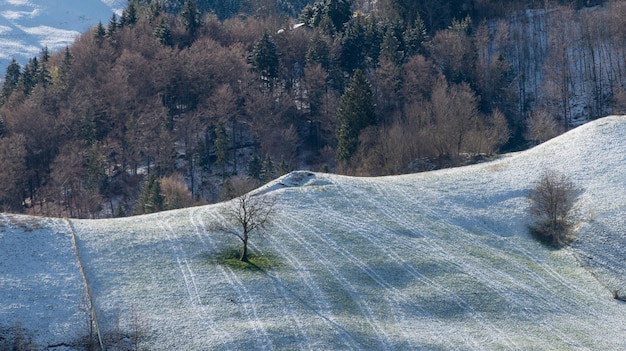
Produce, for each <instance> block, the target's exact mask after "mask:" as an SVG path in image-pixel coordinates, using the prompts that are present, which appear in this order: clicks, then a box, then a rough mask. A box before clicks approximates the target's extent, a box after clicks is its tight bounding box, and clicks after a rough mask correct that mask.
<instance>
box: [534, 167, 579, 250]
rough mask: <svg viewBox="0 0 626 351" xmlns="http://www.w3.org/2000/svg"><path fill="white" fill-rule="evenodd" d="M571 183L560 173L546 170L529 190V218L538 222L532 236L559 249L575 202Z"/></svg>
mask: <svg viewBox="0 0 626 351" xmlns="http://www.w3.org/2000/svg"><path fill="white" fill-rule="evenodd" d="M577 190H578V189H577V188H576V186H575V185H574V183H573V182H572V181H571V180H570V179H569V178H568V177H567V176H566V175H565V174H562V173H559V172H557V171H554V170H547V171H546V172H544V174H543V175H542V176H541V178H540V179H539V180H538V181H537V183H536V184H535V187H534V188H533V189H531V190H530V192H529V194H528V197H529V199H530V201H531V205H530V214H531V216H533V217H534V218H535V219H537V224H536V226H534V227H533V228H532V231H533V234H538V235H539V236H540V237H543V238H546V239H549V240H550V239H551V241H552V245H553V246H560V245H561V244H562V242H563V240H564V239H565V238H566V235H567V234H568V232H569V229H570V227H571V221H570V217H571V215H570V212H571V209H572V207H573V206H574V202H575V201H576V198H577Z"/></svg>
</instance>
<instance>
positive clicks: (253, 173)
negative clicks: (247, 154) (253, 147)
mask: <svg viewBox="0 0 626 351" xmlns="http://www.w3.org/2000/svg"><path fill="white" fill-rule="evenodd" d="M262 167H263V165H262V164H261V159H260V158H259V156H257V155H256V154H254V156H253V157H252V160H250V163H249V164H248V176H249V177H250V178H253V179H257V180H261V169H262Z"/></svg>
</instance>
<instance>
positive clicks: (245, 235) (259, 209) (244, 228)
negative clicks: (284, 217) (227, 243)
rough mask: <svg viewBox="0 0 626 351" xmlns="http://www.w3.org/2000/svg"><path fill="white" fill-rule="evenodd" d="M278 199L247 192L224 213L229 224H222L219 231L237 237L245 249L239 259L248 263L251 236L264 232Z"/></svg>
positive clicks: (236, 199) (234, 200) (218, 227)
mask: <svg viewBox="0 0 626 351" xmlns="http://www.w3.org/2000/svg"><path fill="white" fill-rule="evenodd" d="M275 204H276V199H275V198H274V197H272V196H268V195H263V194H252V193H250V192H247V193H245V194H243V195H240V196H238V197H236V198H235V199H233V200H232V201H231V203H230V204H229V206H228V207H227V208H226V210H225V212H224V217H225V218H226V220H227V222H228V223H229V224H230V225H231V226H229V225H228V224H224V223H220V224H218V225H217V228H216V229H217V230H219V231H222V232H225V233H228V234H232V235H234V236H236V237H237V238H238V239H239V240H240V241H241V243H242V244H243V247H242V249H241V256H240V257H239V259H240V260H241V261H242V262H248V242H249V240H250V235H252V234H254V233H260V232H263V231H264V230H265V229H266V228H267V225H268V224H269V222H270V219H271V217H272V216H273V214H274V212H275V209H274V207H275Z"/></svg>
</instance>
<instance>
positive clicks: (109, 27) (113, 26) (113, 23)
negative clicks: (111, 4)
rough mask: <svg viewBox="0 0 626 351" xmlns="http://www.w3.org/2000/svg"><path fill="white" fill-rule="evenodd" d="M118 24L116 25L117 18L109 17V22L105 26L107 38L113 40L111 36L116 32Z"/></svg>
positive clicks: (114, 16)
mask: <svg viewBox="0 0 626 351" xmlns="http://www.w3.org/2000/svg"><path fill="white" fill-rule="evenodd" d="M118 26H119V24H118V23H117V16H116V15H115V14H113V15H111V19H110V20H109V24H108V25H107V33H106V36H107V38H109V39H111V38H113V35H114V34H115V32H116V31H117V27H118Z"/></svg>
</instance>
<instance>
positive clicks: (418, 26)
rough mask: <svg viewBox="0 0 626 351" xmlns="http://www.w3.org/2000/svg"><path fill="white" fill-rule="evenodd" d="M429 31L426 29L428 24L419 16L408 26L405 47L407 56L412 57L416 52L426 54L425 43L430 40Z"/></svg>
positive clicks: (405, 34)
mask: <svg viewBox="0 0 626 351" xmlns="http://www.w3.org/2000/svg"><path fill="white" fill-rule="evenodd" d="M428 40H429V38H428V32H427V31H426V25H424V21H422V19H421V18H420V17H419V16H417V18H416V19H415V22H414V23H413V25H412V26H410V27H408V28H407V29H406V30H405V31H404V48H405V51H406V52H405V54H406V57H411V56H413V55H415V54H424V53H425V51H426V50H425V48H424V43H426V42H428Z"/></svg>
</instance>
